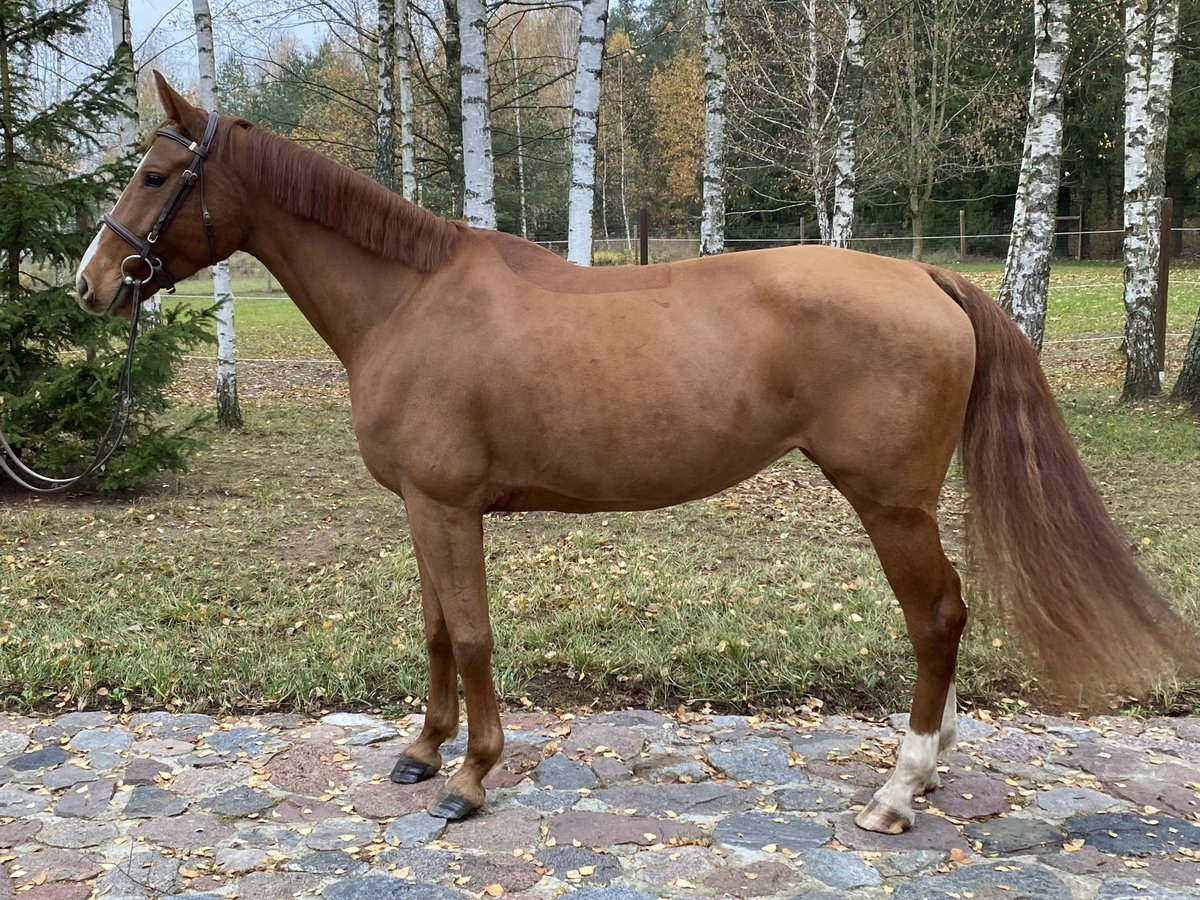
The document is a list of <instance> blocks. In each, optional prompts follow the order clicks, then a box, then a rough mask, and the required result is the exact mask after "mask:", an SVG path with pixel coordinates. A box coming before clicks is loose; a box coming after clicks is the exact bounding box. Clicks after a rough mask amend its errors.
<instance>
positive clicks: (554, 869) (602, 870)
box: [534, 845, 621, 884]
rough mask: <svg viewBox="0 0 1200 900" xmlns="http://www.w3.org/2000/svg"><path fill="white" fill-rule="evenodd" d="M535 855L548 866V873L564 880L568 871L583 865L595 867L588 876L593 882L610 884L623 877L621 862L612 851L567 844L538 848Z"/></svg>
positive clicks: (589, 880) (590, 881)
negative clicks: (603, 851)
mask: <svg viewBox="0 0 1200 900" xmlns="http://www.w3.org/2000/svg"><path fill="white" fill-rule="evenodd" d="M534 856H535V857H536V858H537V859H538V860H539V861H540V862H541V863H542V865H544V866H545V867H546V869H547V873H546V874H548V875H553V876H554V877H556V878H560V879H564V880H565V879H566V876H567V873H568V872H570V871H572V870H574V869H579V868H582V867H583V866H592V867H594V868H595V871H594V872H592V874H591V875H589V876H588V882H589V883H592V884H608V883H609V882H611V881H613V880H614V879H616V878H620V877H621V863H620V861H619V860H618V859H617V857H615V856H613V855H612V854H611V853H595V852H593V851H591V850H584V849H583V848H582V847H572V846H570V845H567V846H563V847H546V848H544V849H541V850H538V851H537V852H536V853H534Z"/></svg>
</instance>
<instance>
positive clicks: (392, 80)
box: [374, 0, 397, 191]
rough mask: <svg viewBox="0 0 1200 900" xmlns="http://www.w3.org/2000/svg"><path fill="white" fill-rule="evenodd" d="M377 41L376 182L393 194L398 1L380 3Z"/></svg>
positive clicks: (389, 0) (387, 0)
mask: <svg viewBox="0 0 1200 900" xmlns="http://www.w3.org/2000/svg"><path fill="white" fill-rule="evenodd" d="M378 19H379V32H378V38H377V40H376V42H375V57H376V87H375V171H374V176H375V180H376V181H377V182H379V183H380V184H381V185H383V186H384V187H385V188H387V189H388V190H389V191H390V190H392V189H393V188H394V187H395V181H396V103H395V99H394V98H395V96H396V30H397V29H396V0H379V4H378Z"/></svg>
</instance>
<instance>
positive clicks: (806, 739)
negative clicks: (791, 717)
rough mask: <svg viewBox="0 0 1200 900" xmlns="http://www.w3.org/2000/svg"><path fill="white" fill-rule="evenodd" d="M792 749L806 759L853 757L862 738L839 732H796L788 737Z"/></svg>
mask: <svg viewBox="0 0 1200 900" xmlns="http://www.w3.org/2000/svg"><path fill="white" fill-rule="evenodd" d="M788 742H789V743H790V744H791V746H792V749H793V750H795V751H796V752H797V753H799V754H800V755H801V756H803V757H804V758H805V759H806V760H807V759H825V758H826V757H827V756H828V755H829V754H830V753H832V754H833V755H834V756H853V755H854V753H855V752H857V750H858V747H859V745H860V744H862V743H863V738H862V737H861V736H860V735H857V734H846V733H843V732H840V731H798V732H796V733H794V734H792V735H789V736H788Z"/></svg>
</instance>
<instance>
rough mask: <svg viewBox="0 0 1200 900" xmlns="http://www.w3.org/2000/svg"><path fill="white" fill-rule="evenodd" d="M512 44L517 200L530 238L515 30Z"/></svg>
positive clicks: (524, 230)
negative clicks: (526, 210) (526, 208)
mask: <svg viewBox="0 0 1200 900" xmlns="http://www.w3.org/2000/svg"><path fill="white" fill-rule="evenodd" d="M510 44H511V49H512V67H513V85H514V91H515V93H516V98H517V100H516V103H515V104H514V105H513V113H514V115H515V117H516V121H515V125H516V128H517V200H518V203H519V204H520V209H519V216H520V221H521V237H523V238H528V237H529V217H528V215H527V214H526V212H525V148H524V146H523V142H524V140H525V136H524V132H523V131H522V129H521V105H522V104H523V103H524V102H525V98H524V97H522V96H521V69H520V63H519V61H518V57H517V33H516V31H515V30H514V31H513V35H512V39H511V41H510Z"/></svg>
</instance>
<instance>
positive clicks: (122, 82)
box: [107, 0, 162, 327]
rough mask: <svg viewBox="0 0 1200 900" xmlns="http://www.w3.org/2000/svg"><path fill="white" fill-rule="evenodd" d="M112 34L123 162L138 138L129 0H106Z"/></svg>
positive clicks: (149, 319)
mask: <svg viewBox="0 0 1200 900" xmlns="http://www.w3.org/2000/svg"><path fill="white" fill-rule="evenodd" d="M107 3H108V17H109V24H110V26H111V30H112V45H113V66H114V68H115V69H116V71H117V73H118V83H119V88H118V92H117V93H118V96H119V97H120V100H121V105H122V106H123V107H124V109H125V111H124V112H122V113H120V114H119V115H118V116H117V117H116V121H115V123H114V124H115V125H116V129H117V146H118V147H119V148H120V149H119V151H118V152H119V153H120V154H121V156H123V157H125V158H126V159H132V158H133V157H134V156H136V155H137V152H138V149H139V147H140V140H139V137H138V103H137V67H136V66H135V65H134V59H133V28H132V25H131V23H130V20H129V0H107ZM142 311H143V312H144V313H145V323H146V326H147V327H152V326H154V325H155V324H157V323H158V322H159V321H160V320H161V319H162V300H161V299H160V298H159V296H158V295H157V294H155V295H154V296H153V297H151V298H150V299H149V300H147V301H146V302H145V303H144V304H143V305H142Z"/></svg>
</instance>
